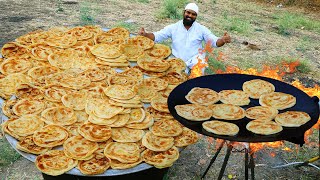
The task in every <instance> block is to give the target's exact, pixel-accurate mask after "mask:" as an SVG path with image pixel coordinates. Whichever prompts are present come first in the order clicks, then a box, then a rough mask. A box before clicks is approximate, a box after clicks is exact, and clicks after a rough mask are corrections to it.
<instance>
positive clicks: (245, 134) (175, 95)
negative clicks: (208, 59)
mask: <svg viewBox="0 0 320 180" xmlns="http://www.w3.org/2000/svg"><path fill="white" fill-rule="evenodd" d="M252 79H262V80H265V81H268V82H271V83H272V84H273V85H274V86H275V88H276V91H277V92H284V93H288V94H292V95H293V96H295V97H296V98H297V103H296V104H295V105H294V106H293V107H291V108H288V109H285V110H280V111H279V113H282V112H285V111H288V110H290V111H304V112H307V113H308V114H309V115H310V117H311V120H310V121H309V122H307V123H306V124H304V125H302V126H300V127H292V128H289V127H284V128H283V131H281V132H280V133H277V134H273V135H268V136H264V135H258V134H254V133H252V132H250V131H248V130H247V129H246V124H247V123H248V122H249V121H251V120H250V119H248V118H246V117H245V118H243V119H241V120H237V121H232V123H235V124H237V125H238V126H239V128H240V131H239V133H238V134H237V135H236V136H222V135H217V134H213V133H209V132H207V131H206V130H204V129H203V128H202V122H203V121H189V120H187V119H185V118H183V117H181V116H179V115H178V114H177V112H176V110H175V109H174V107H175V106H176V105H180V104H189V102H188V101H187V100H186V98H185V96H186V95H187V94H188V92H189V91H190V90H191V89H192V88H194V87H202V88H210V89H213V90H215V91H217V92H219V91H221V90H224V89H238V90H242V84H243V83H244V82H246V81H249V80H252ZM318 102H319V100H318V99H317V98H316V97H313V98H311V97H310V96H308V95H307V94H306V93H304V92H303V91H301V90H299V89H297V88H296V87H294V86H291V85H289V84H287V83H285V82H282V81H278V80H275V79H271V78H266V77H262V76H254V75H245V74H215V75H209V76H201V77H198V78H194V79H191V80H188V81H186V82H184V83H182V84H180V85H178V86H177V87H176V88H175V89H173V91H172V92H171V94H170V95H169V97H168V108H169V110H170V113H171V114H172V116H173V117H174V118H175V119H177V120H178V121H180V122H181V123H182V124H183V125H185V126H186V127H188V128H190V129H192V130H194V131H196V132H198V133H201V134H204V135H207V136H212V137H215V138H220V139H226V140H230V141H238V142H272V141H279V140H287V141H290V142H293V143H295V144H300V145H301V144H304V139H303V137H304V133H305V132H306V131H307V130H308V129H310V128H311V127H312V126H313V125H314V124H316V123H317V121H318V118H319V105H318ZM259 105H260V104H259V101H258V100H257V99H250V104H249V105H247V106H242V107H243V108H244V109H247V108H249V107H253V106H259ZM213 119H214V118H211V119H210V120H213ZM222 121H224V120H222ZM226 122H230V121H226Z"/></svg>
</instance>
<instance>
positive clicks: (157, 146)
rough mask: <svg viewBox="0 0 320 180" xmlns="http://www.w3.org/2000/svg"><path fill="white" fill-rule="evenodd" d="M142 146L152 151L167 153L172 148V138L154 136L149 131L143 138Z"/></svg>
mask: <svg viewBox="0 0 320 180" xmlns="http://www.w3.org/2000/svg"><path fill="white" fill-rule="evenodd" d="M142 144H143V145H144V146H145V147H146V148H148V149H150V150H152V151H167V150H168V149H170V148H171V147H172V146H173V144H174V138H173V137H161V136H156V135H154V134H153V133H152V132H150V131H149V132H147V133H146V134H145V135H144V136H143V138H142Z"/></svg>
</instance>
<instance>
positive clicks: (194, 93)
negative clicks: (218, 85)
mask: <svg viewBox="0 0 320 180" xmlns="http://www.w3.org/2000/svg"><path fill="white" fill-rule="evenodd" d="M185 97H186V99H187V100H188V101H189V102H190V103H193V104H199V105H204V106H208V105H210V104H215V103H216V102H218V101H219V99H220V97H219V94H218V93H217V92H216V91H214V90H212V89H209V88H201V87H194V88H192V89H191V90H190V91H189V92H188V94H187V95H186V96H185Z"/></svg>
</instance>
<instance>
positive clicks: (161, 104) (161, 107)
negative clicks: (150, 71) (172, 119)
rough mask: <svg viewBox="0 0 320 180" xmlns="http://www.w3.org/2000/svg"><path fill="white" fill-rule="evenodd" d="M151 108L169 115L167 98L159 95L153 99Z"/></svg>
mask: <svg viewBox="0 0 320 180" xmlns="http://www.w3.org/2000/svg"><path fill="white" fill-rule="evenodd" d="M150 104H151V106H152V107H153V108H154V109H156V110H158V111H160V112H166V113H169V108H168V103H167V98H165V97H163V96H161V95H159V96H156V97H154V98H152V99H151V103H150Z"/></svg>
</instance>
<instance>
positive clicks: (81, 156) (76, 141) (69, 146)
mask: <svg viewBox="0 0 320 180" xmlns="http://www.w3.org/2000/svg"><path fill="white" fill-rule="evenodd" d="M98 148H99V146H98V143H96V142H92V141H89V140H87V139H85V138H83V137H82V136H73V137H70V138H69V139H68V140H66V141H65V142H64V143H63V151H64V153H65V155H66V156H67V157H70V158H73V159H77V160H88V159H91V158H92V157H93V155H92V154H93V152H95V151H96V150H97V149H98Z"/></svg>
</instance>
